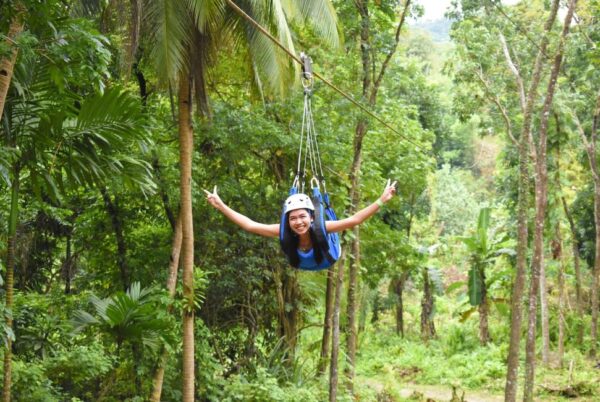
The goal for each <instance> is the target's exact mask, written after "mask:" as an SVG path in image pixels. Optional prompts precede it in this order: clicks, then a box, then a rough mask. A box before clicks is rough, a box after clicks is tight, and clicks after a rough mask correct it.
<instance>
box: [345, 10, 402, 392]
mask: <svg viewBox="0 0 600 402" xmlns="http://www.w3.org/2000/svg"><path fill="white" fill-rule="evenodd" d="M410 2H411V0H406V1H405V4H404V7H403V8H402V13H401V14H400V18H399V22H398V25H397V27H396V35H395V43H394V46H393V47H392V48H391V49H390V50H389V51H388V53H387V54H386V55H385V59H384V60H383V62H382V63H381V67H380V69H379V71H376V70H375V65H374V63H373V57H372V54H373V48H372V43H371V39H370V16H369V5H368V1H365V0H356V1H355V2H354V4H355V7H356V9H357V11H358V13H359V15H360V21H361V29H360V49H361V50H360V52H361V53H360V54H361V63H362V97H363V99H368V104H369V105H370V106H371V107H373V106H375V104H376V103H377V94H378V92H379V88H380V86H381V83H382V80H383V77H384V76H385V73H386V70H387V67H388V65H389V63H390V61H391V59H392V56H393V55H394V53H395V52H396V49H397V48H398V43H399V42H400V32H401V31H402V26H403V25H404V21H405V20H406V16H407V15H408V11H409V9H410ZM367 129H368V122H367V121H366V120H364V119H360V120H359V121H358V123H357V124H356V130H355V132H354V140H353V149H354V157H353V161H352V167H351V169H350V179H351V182H352V187H351V189H350V200H351V207H350V211H349V213H350V214H352V213H354V212H356V211H357V209H358V204H359V201H360V177H359V176H360V166H361V160H362V142H363V139H364V136H365V135H366V133H367ZM351 249H352V257H351V258H350V266H349V280H348V306H347V307H348V308H347V311H348V328H347V337H346V347H347V350H346V357H347V362H348V364H347V366H346V370H345V372H346V377H347V380H348V382H347V385H348V391H349V392H350V393H353V389H354V372H355V370H354V367H355V360H356V344H357V339H356V338H357V330H356V291H357V289H358V269H359V267H360V232H359V228H358V226H356V227H355V228H354V239H352V248H351Z"/></svg>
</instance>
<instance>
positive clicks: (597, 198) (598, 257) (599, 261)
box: [590, 179, 600, 357]
mask: <svg viewBox="0 0 600 402" xmlns="http://www.w3.org/2000/svg"><path fill="white" fill-rule="evenodd" d="M594 226H595V227H596V252H595V254H594V269H593V271H592V275H593V276H592V328H591V335H592V346H591V348H590V356H591V357H596V351H597V348H598V345H597V343H598V279H599V278H598V274H599V273H600V180H599V179H596V180H594Z"/></svg>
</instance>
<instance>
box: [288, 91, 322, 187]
mask: <svg viewBox="0 0 600 402" xmlns="http://www.w3.org/2000/svg"><path fill="white" fill-rule="evenodd" d="M311 94H312V93H311V90H310V88H307V87H305V88H304V111H303V114H302V128H301V131H300V146H299V149H298V167H297V170H296V178H295V179H294V182H296V181H299V182H300V183H299V184H300V191H301V192H304V185H305V179H306V171H307V169H310V173H311V174H312V175H313V178H315V177H316V179H317V181H318V183H320V184H322V185H323V186H324V185H325V181H324V175H323V164H322V163H321V152H320V150H319V142H318V135H317V132H316V130H315V120H314V118H313V114H312V102H311ZM324 190H325V189H324Z"/></svg>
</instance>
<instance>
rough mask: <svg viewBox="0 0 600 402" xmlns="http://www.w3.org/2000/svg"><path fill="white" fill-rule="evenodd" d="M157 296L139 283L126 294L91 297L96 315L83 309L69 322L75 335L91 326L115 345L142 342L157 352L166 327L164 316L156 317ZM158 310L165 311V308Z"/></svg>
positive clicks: (135, 283)
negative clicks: (109, 337)
mask: <svg viewBox="0 0 600 402" xmlns="http://www.w3.org/2000/svg"><path fill="white" fill-rule="evenodd" d="M156 296H158V295H157V294H156V292H153V290H152V289H150V288H141V285H140V283H139V282H134V283H133V284H132V285H131V287H130V288H129V289H128V290H127V292H117V293H116V294H114V295H113V296H111V297H109V298H106V299H99V298H97V297H95V296H93V297H92V298H91V299H90V302H91V303H92V306H93V307H94V313H95V315H92V314H90V313H88V312H86V311H84V310H79V311H77V312H75V314H74V316H73V320H72V323H73V326H74V328H75V332H79V331H81V330H83V329H84V328H87V327H90V326H94V327H98V328H99V329H100V330H101V331H102V332H103V333H104V334H107V335H110V336H111V337H113V338H114V339H115V340H116V342H117V344H121V343H122V342H134V343H135V342H141V343H143V344H144V345H145V346H147V347H149V348H151V349H153V350H156V349H157V347H158V345H159V344H160V339H162V338H163V335H164V334H166V332H167V328H168V322H167V320H166V319H165V317H164V316H161V315H160V314H158V315H157V307H159V299H158V298H157V297H156ZM159 308H160V309H161V310H160V311H164V306H160V307H159Z"/></svg>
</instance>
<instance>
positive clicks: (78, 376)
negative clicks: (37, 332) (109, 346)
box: [44, 343, 113, 400]
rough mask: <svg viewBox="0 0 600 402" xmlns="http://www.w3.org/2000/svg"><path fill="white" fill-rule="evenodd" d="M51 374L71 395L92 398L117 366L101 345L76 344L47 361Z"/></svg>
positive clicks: (46, 364) (47, 369)
mask: <svg viewBox="0 0 600 402" xmlns="http://www.w3.org/2000/svg"><path fill="white" fill-rule="evenodd" d="M44 367H45V369H46V373H48V378H50V379H51V380H52V382H53V383H54V384H56V385H57V386H59V387H60V388H61V389H62V390H63V391H65V392H68V393H69V395H72V396H77V397H79V398H82V399H84V400H91V399H93V396H94V395H95V394H97V391H98V388H99V386H100V383H101V381H100V379H101V378H103V377H104V376H105V375H106V374H107V373H108V372H109V371H110V370H111V368H112V367H113V361H112V360H111V359H110V358H109V357H108V356H107V354H106V352H105V350H104V349H103V348H102V346H101V345H99V344H97V343H94V344H91V345H87V346H79V345H78V346H74V347H73V348H72V349H70V350H63V351H60V352H58V353H56V354H55V356H53V357H51V358H49V359H46V360H45V361H44Z"/></svg>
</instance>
